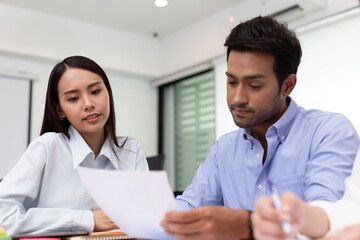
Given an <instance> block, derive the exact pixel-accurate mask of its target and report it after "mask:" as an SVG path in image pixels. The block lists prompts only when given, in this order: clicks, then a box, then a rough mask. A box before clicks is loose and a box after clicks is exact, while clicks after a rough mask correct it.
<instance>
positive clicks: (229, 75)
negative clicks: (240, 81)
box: [225, 72, 236, 79]
mask: <svg viewBox="0 0 360 240" xmlns="http://www.w3.org/2000/svg"><path fill="white" fill-rule="evenodd" d="M225 74H226V76H228V77H231V78H235V79H236V77H235V76H234V75H233V74H231V73H229V72H225Z"/></svg>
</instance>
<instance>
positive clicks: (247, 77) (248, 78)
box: [225, 72, 265, 80]
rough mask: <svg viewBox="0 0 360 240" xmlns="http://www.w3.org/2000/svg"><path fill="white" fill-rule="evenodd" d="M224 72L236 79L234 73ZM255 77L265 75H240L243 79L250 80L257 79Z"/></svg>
mask: <svg viewBox="0 0 360 240" xmlns="http://www.w3.org/2000/svg"><path fill="white" fill-rule="evenodd" d="M225 74H226V76H228V77H231V78H234V79H237V77H236V76H235V75H233V74H231V73H229V72H226V73H225ZM257 78H265V76H264V75H262V74H260V73H259V74H254V75H248V76H244V77H242V79H244V80H251V79H257Z"/></svg>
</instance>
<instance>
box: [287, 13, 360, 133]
mask: <svg viewBox="0 0 360 240" xmlns="http://www.w3.org/2000/svg"><path fill="white" fill-rule="evenodd" d="M359 26H360V11H358V13H357V14H356V15H355V16H352V17H349V18H346V19H342V20H340V21H336V22H334V23H331V24H328V25H323V26H321V28H315V29H312V30H310V31H305V32H303V33H299V34H298V37H299V39H300V42H301V45H302V48H303V58H302V63H301V64H300V68H299V72H298V83H297V86H296V88H295V91H294V92H293V95H292V96H293V97H294V98H295V99H296V100H297V102H298V103H299V104H300V105H302V106H304V107H305V108H307V109H310V108H318V109H323V110H326V111H332V112H340V113H343V114H344V115H345V116H347V117H348V118H349V119H350V120H351V121H352V123H353V124H354V126H355V127H356V129H357V131H358V132H359V133H360V111H359V110H358V108H357V105H358V104H359V103H360V94H359V90H360V67H359V66H360V62H359V56H360V27H359Z"/></svg>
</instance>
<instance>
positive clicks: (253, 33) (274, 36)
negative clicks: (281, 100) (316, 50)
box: [224, 16, 302, 88]
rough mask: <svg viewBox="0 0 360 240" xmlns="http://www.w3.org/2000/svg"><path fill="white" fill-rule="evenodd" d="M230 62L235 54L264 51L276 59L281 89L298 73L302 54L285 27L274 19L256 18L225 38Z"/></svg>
mask: <svg viewBox="0 0 360 240" xmlns="http://www.w3.org/2000/svg"><path fill="white" fill-rule="evenodd" d="M224 46H226V47H227V59H229V55H230V52H231V51H232V50H234V51H240V52H244V51H263V52H266V53H269V54H271V55H272V56H273V57H274V58H275V63H274V73H275V75H276V77H277V79H278V82H279V88H281V86H282V83H283V82H284V80H285V79H286V77H287V76H289V75H290V74H296V73H297V69H298V66H299V64H300V59H301V55H302V51H301V46H300V42H299V40H298V39H297V37H296V35H295V33H294V32H293V31H290V30H289V29H288V27H287V25H285V24H281V23H279V22H278V21H276V20H275V19H273V18H271V17H262V16H259V17H256V18H253V19H251V20H248V21H246V22H243V23H240V24H239V25H237V26H236V27H235V28H233V29H232V31H231V33H230V35H229V36H228V37H227V38H226V41H225V44H224Z"/></svg>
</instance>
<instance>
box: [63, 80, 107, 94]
mask: <svg viewBox="0 0 360 240" xmlns="http://www.w3.org/2000/svg"><path fill="white" fill-rule="evenodd" d="M98 84H101V82H94V83H92V84H90V85H89V86H87V89H90V88H92V87H93V86H96V85H98ZM77 92H79V90H77V89H74V90H69V91H66V92H64V94H63V95H67V94H71V93H77Z"/></svg>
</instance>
